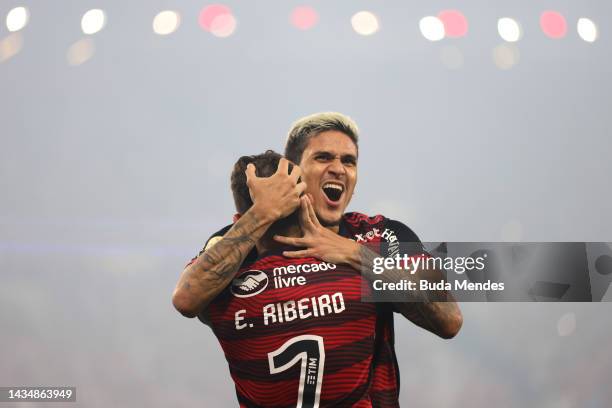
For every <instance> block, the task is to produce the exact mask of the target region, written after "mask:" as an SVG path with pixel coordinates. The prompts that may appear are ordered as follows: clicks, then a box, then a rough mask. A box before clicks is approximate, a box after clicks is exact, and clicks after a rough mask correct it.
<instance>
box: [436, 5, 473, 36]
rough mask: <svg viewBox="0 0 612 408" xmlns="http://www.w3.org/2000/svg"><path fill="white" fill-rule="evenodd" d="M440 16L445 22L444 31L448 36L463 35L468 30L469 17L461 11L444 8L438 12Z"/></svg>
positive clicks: (443, 22)
mask: <svg viewBox="0 0 612 408" xmlns="http://www.w3.org/2000/svg"><path fill="white" fill-rule="evenodd" d="M438 18H439V19H440V21H442V24H444V32H445V33H446V36H448V37H453V38H457V37H463V36H464V35H466V34H467V32H468V22H467V19H466V18H465V16H464V15H463V14H461V12H460V11H457V10H443V11H441V12H440V13H438Z"/></svg>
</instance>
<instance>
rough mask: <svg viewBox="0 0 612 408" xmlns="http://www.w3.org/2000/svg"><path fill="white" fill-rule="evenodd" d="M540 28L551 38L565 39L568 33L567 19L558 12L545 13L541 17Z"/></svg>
mask: <svg viewBox="0 0 612 408" xmlns="http://www.w3.org/2000/svg"><path fill="white" fill-rule="evenodd" d="M540 27H542V31H543V32H544V34H546V35H547V36H549V37H550V38H563V37H565V34H566V33H567V23H566V22H565V17H563V16H562V15H561V14H559V13H558V12H556V11H545V12H543V13H542V15H541V16H540Z"/></svg>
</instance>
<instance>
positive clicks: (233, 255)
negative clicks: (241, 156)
mask: <svg viewBox="0 0 612 408" xmlns="http://www.w3.org/2000/svg"><path fill="white" fill-rule="evenodd" d="M285 157H286V158H288V159H289V160H291V161H292V162H294V163H298V164H299V167H295V168H294V170H293V171H292V172H291V175H288V174H282V173H279V174H275V175H274V176H272V177H269V178H257V177H253V176H254V167H253V166H249V167H248V168H247V176H249V177H248V182H247V187H248V190H249V193H250V197H252V199H253V202H254V205H253V206H252V207H251V208H250V209H249V210H248V211H247V212H246V213H244V214H243V215H242V217H240V219H238V220H237V221H236V222H235V223H234V224H233V225H229V226H227V227H225V228H223V229H222V230H220V231H219V232H217V233H216V234H214V235H213V236H212V237H211V238H210V239H209V240H208V241H207V243H206V245H205V246H204V249H203V250H202V251H201V252H200V254H199V256H198V257H196V258H194V259H193V260H192V262H191V263H190V264H189V265H188V266H187V267H186V268H185V270H184V271H183V274H182V275H181V278H180V280H179V282H178V284H177V286H176V289H175V292H174V295H173V303H174V305H175V307H176V308H177V309H178V310H179V311H180V312H181V313H182V314H184V315H185V316H189V317H195V316H197V315H198V314H199V313H200V312H201V311H202V310H204V309H205V308H206V306H207V305H208V303H210V301H212V299H214V297H215V296H216V295H217V294H218V293H220V292H221V291H222V290H223V289H224V288H225V287H226V286H227V285H228V284H229V283H230V282H231V280H232V279H233V278H234V276H235V274H236V272H237V271H238V269H239V267H240V265H241V264H242V263H243V261H245V259H247V260H249V261H252V260H253V259H255V257H256V255H257V252H256V250H255V248H254V246H255V242H257V241H258V240H259V239H260V238H261V237H262V236H263V234H264V233H265V232H266V231H267V229H268V228H269V227H270V225H272V224H273V223H274V222H275V221H277V220H279V219H282V218H284V217H286V216H288V215H289V214H291V213H292V212H294V211H295V209H296V208H297V207H298V206H299V205H300V196H301V194H302V193H303V192H307V193H308V194H309V196H310V197H311V198H312V200H311V201H312V207H313V208H314V212H315V213H316V216H317V218H318V220H319V221H320V225H314V226H311V228H308V229H307V231H304V236H303V237H302V238H291V237H289V238H282V237H276V239H277V240H280V241H283V239H284V240H285V241H284V242H285V243H291V244H294V245H298V246H300V247H303V248H304V249H303V250H302V251H307V252H300V253H297V254H296V253H295V252H294V251H288V252H285V255H287V256H313V257H315V258H318V259H321V260H325V261H327V262H331V263H334V264H349V265H352V266H353V267H354V268H355V269H361V270H362V271H364V270H365V271H367V270H368V267H369V265H367V263H368V262H367V261H368V260H369V259H371V257H372V253H371V251H368V250H367V248H365V247H364V246H362V245H361V244H371V243H380V244H381V246H382V247H383V248H384V249H385V248H386V250H387V255H389V256H394V255H396V254H398V253H399V254H404V253H407V252H410V249H409V248H407V246H406V245H399V243H408V242H413V243H417V244H418V243H420V241H419V239H418V237H417V236H416V234H414V232H412V230H411V229H410V228H408V227H407V226H405V225H404V224H402V223H400V222H397V221H393V220H390V219H388V218H386V217H383V216H375V217H368V216H366V215H364V214H360V213H348V214H344V210H345V209H346V207H347V205H348V203H349V201H350V199H351V196H352V193H353V190H354V188H355V184H356V181H357V157H358V132H357V127H356V125H355V123H354V122H353V121H352V120H351V119H350V118H348V117H346V116H344V115H341V114H338V113H322V114H315V115H311V116H308V117H305V118H303V119H300V120H299V121H297V122H296V123H295V124H294V126H293V127H292V129H291V131H290V133H289V137H288V139H287V144H286V149H285ZM300 179H301V182H298V180H300ZM409 255H412V253H409ZM362 263H363V265H362ZM391 272H392V271H386V272H385V275H386V276H392V275H393V274H392V273H391ZM420 274H421V272H420V271H419V272H418V273H417V274H415V275H414V277H415V278H418V277H419V275H420ZM400 276H401V275H400ZM433 277H434V278H435V277H436V276H435V274H434V276H433ZM438 280H439V279H438ZM415 295H418V298H417V299H413V300H414V302H410V303H395V304H389V303H381V304H378V305H377V332H378V333H380V335H379V336H378V337H377V338H378V339H379V341H378V342H377V343H376V346H375V347H376V352H375V355H374V361H373V378H372V385H371V390H370V396H371V399H372V403H373V406H377V407H378V406H380V407H386V406H389V407H394V406H398V395H399V371H398V368H397V361H396V357H395V350H394V335H393V312H400V313H401V314H402V315H403V316H405V317H406V318H408V319H410V320H411V321H412V322H414V323H415V324H417V325H419V326H421V327H423V328H425V329H427V330H429V331H431V332H433V333H435V334H437V335H439V336H441V337H444V338H451V337H453V336H454V335H455V334H456V333H457V332H458V330H459V328H460V327H461V323H462V317H461V313H460V311H459V309H458V307H457V305H456V304H455V303H454V302H436V301H435V300H437V299H441V300H443V299H446V295H447V294H446V293H444V292H428V291H422V292H415Z"/></svg>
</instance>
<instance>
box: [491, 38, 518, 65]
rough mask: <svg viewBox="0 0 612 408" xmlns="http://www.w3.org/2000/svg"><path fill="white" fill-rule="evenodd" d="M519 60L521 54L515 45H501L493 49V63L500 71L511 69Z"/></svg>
mask: <svg viewBox="0 0 612 408" xmlns="http://www.w3.org/2000/svg"><path fill="white" fill-rule="evenodd" d="M519 59H520V53H519V50H518V48H517V47H516V46H515V45H514V44H500V45H498V46H497V47H495V48H494V49H493V62H494V63H495V65H496V66H497V68H499V69H504V70H506V69H510V68H512V67H513V66H515V65H516V64H518V62H519Z"/></svg>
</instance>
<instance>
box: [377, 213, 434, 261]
mask: <svg viewBox="0 0 612 408" xmlns="http://www.w3.org/2000/svg"><path fill="white" fill-rule="evenodd" d="M386 228H388V229H389V230H391V231H393V232H394V234H395V237H396V238H397V241H398V242H399V247H398V252H397V253H398V254H399V255H404V254H405V255H408V256H421V255H428V254H427V251H426V250H425V247H424V246H423V243H422V242H421V240H420V239H419V237H418V236H417V234H416V233H415V232H414V231H413V230H412V229H410V227H408V226H407V225H406V224H404V223H402V222H400V221H396V220H392V219H387V222H386ZM391 247H392V245H389V248H390V249H391ZM388 252H392V251H388ZM389 254H390V255H391V253H389Z"/></svg>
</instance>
